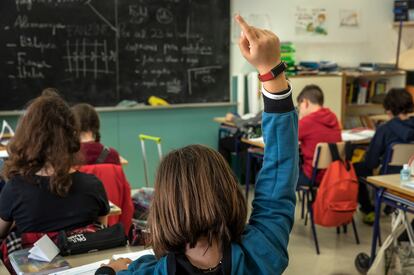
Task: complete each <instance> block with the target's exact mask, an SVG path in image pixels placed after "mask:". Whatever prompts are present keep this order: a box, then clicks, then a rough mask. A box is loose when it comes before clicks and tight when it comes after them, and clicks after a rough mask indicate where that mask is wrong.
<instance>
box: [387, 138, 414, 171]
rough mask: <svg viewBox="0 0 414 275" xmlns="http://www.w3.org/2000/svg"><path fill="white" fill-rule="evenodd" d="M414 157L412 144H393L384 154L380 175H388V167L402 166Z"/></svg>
mask: <svg viewBox="0 0 414 275" xmlns="http://www.w3.org/2000/svg"><path fill="white" fill-rule="evenodd" d="M413 155H414V143H393V144H391V145H390V146H389V147H388V150H387V152H386V154H385V157H384V160H383V163H382V167H381V172H380V173H381V175H386V174H389V170H390V166H403V165H404V164H406V163H408V160H409V159H410V157H411V156H413Z"/></svg>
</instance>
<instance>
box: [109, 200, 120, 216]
mask: <svg viewBox="0 0 414 275" xmlns="http://www.w3.org/2000/svg"><path fill="white" fill-rule="evenodd" d="M109 207H110V209H109V216H119V215H121V214H122V209H121V208H119V207H118V206H117V205H115V204H113V203H112V202H109Z"/></svg>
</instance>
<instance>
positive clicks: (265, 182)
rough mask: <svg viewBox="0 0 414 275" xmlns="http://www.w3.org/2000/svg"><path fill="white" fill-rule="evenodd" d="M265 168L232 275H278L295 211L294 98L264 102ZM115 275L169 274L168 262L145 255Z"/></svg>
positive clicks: (235, 251) (236, 245)
mask: <svg viewBox="0 0 414 275" xmlns="http://www.w3.org/2000/svg"><path fill="white" fill-rule="evenodd" d="M264 100H265V112H264V113H263V122H262V127H263V136H264V141H265V144H266V148H265V154H264V162H263V168H262V170H261V172H260V175H259V177H258V180H257V183H256V193H255V199H254V201H253V210H252V215H251V217H250V220H249V223H248V225H247V226H246V229H245V230H244V233H243V236H242V240H241V242H240V243H232V245H231V261H232V262H231V274H257V275H259V274H272V275H275V274H282V272H283V271H284V270H285V269H286V267H287V265H288V261H289V256H288V251H287V246H288V242H289V234H290V231H291V229H292V226H293V221H294V212H295V203H296V197H295V189H296V182H297V179H298V161H299V157H298V126H297V114H296V112H295V111H294V108H293V102H292V97H291V96H289V97H288V98H286V99H282V100H272V99H268V98H265V99H264ZM117 274H118V275H150V274H151V275H152V274H159V275H161V274H165V275H166V274H168V271H167V257H163V258H161V259H159V260H157V259H156V258H155V257H154V256H152V255H147V256H143V257H141V258H140V259H138V260H136V261H134V262H133V263H131V264H130V265H129V268H128V270H124V271H120V272H118V273H117Z"/></svg>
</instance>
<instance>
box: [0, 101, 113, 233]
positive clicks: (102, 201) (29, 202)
mask: <svg viewBox="0 0 414 275" xmlns="http://www.w3.org/2000/svg"><path fill="white" fill-rule="evenodd" d="M79 149H80V142H79V131H78V127H77V124H76V121H75V117H74V115H73V113H72V112H71V110H70V108H69V106H68V105H67V104H66V103H65V102H64V101H63V99H62V98H60V97H59V96H57V95H42V96H40V97H38V98H36V99H35V100H34V101H33V102H32V103H31V104H30V105H29V107H28V108H27V110H26V112H25V114H24V115H23V116H22V117H21V118H20V121H19V123H18V126H17V130H16V133H15V136H14V137H13V139H12V140H11V141H10V143H9V145H8V147H7V150H8V153H9V158H8V159H7V160H6V162H5V164H4V168H3V175H4V176H5V177H6V178H7V179H8V182H7V183H6V185H5V187H4V188H3V190H2V192H1V194H0V238H4V237H6V236H7V235H8V233H9V231H10V229H11V226H12V224H15V228H13V230H15V231H16V232H19V233H33V232H56V231H60V230H63V229H75V228H80V227H84V226H86V225H90V224H92V223H95V222H100V223H102V224H104V225H105V224H106V220H107V214H108V213H109V204H108V200H107V197H106V193H105V190H104V188H103V185H102V183H101V182H100V181H99V180H98V179H97V178H96V177H95V176H92V175H88V174H83V173H80V172H77V171H76V170H74V169H73V166H74V165H76V164H77V154H78V152H79Z"/></svg>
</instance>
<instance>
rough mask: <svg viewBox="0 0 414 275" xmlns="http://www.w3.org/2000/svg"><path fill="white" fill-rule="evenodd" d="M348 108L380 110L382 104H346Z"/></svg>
mask: <svg viewBox="0 0 414 275" xmlns="http://www.w3.org/2000/svg"><path fill="white" fill-rule="evenodd" d="M346 106H347V107H348V108H382V104H375V103H365V104H356V103H355V104H347V105H346Z"/></svg>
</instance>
